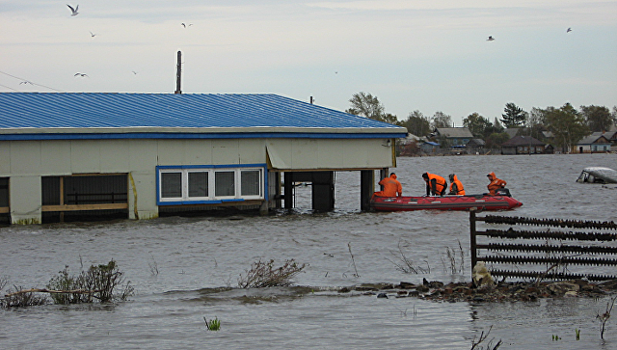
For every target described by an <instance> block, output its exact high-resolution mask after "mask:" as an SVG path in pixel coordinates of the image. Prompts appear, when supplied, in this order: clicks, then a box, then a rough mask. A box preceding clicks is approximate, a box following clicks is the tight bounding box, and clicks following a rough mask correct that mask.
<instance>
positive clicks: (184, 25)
mask: <svg viewBox="0 0 617 350" xmlns="http://www.w3.org/2000/svg"><path fill="white" fill-rule="evenodd" d="M180 24H181V25H182V26H183V27H184V28H186V27H190V26H192V25H193V23H189V24H188V25H186V24H185V23H180Z"/></svg>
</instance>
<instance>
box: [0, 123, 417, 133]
mask: <svg viewBox="0 0 617 350" xmlns="http://www.w3.org/2000/svg"><path fill="white" fill-rule="evenodd" d="M110 133H113V134H134V133H156V134H160V133H171V134H214V133H216V134H225V133H247V134H254V133H260V134H261V133H319V134H350V133H351V134H391V133H405V134H406V133H407V129H406V128H404V127H401V126H395V125H393V126H392V127H382V128H370V127H369V128H365V127H359V128H330V127H272V126H257V127H255V126H252V127H204V128H195V127H157V126H137V127H134V126H133V127H119V128H116V127H94V128H71V127H62V128H32V127H26V128H0V135H19V134H110Z"/></svg>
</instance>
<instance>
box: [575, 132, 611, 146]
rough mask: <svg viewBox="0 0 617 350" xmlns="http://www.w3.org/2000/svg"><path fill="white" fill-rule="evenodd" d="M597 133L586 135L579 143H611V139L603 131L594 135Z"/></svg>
mask: <svg viewBox="0 0 617 350" xmlns="http://www.w3.org/2000/svg"><path fill="white" fill-rule="evenodd" d="M594 134H597V133H595V132H594V133H593V134H591V135H589V136H587V137H585V138H584V139H582V140H580V141H579V142H578V143H577V145H591V144H594V143H595V144H599V143H603V144H610V143H611V141H610V140H609V139H608V138H607V137H606V136H605V135H603V134H602V133H599V135H594Z"/></svg>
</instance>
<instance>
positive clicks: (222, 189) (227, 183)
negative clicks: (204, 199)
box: [214, 171, 236, 197]
mask: <svg viewBox="0 0 617 350" xmlns="http://www.w3.org/2000/svg"><path fill="white" fill-rule="evenodd" d="M235 175H236V174H235V172H234V171H217V172H216V173H215V175H214V179H215V180H214V181H215V184H214V186H215V188H216V190H215V191H214V192H215V196H216V197H229V196H231V197H233V196H234V195H235V193H236V186H235V181H234V180H235Z"/></svg>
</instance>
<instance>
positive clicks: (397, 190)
mask: <svg viewBox="0 0 617 350" xmlns="http://www.w3.org/2000/svg"><path fill="white" fill-rule="evenodd" d="M379 184H380V185H382V186H383V191H379V192H376V193H375V195H377V196H382V197H396V196H397V195H399V196H401V195H402V194H403V186H402V185H401V183H400V182H399V181H398V180H397V179H396V174H392V175H390V177H386V178H384V179H383V180H381V181H379Z"/></svg>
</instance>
